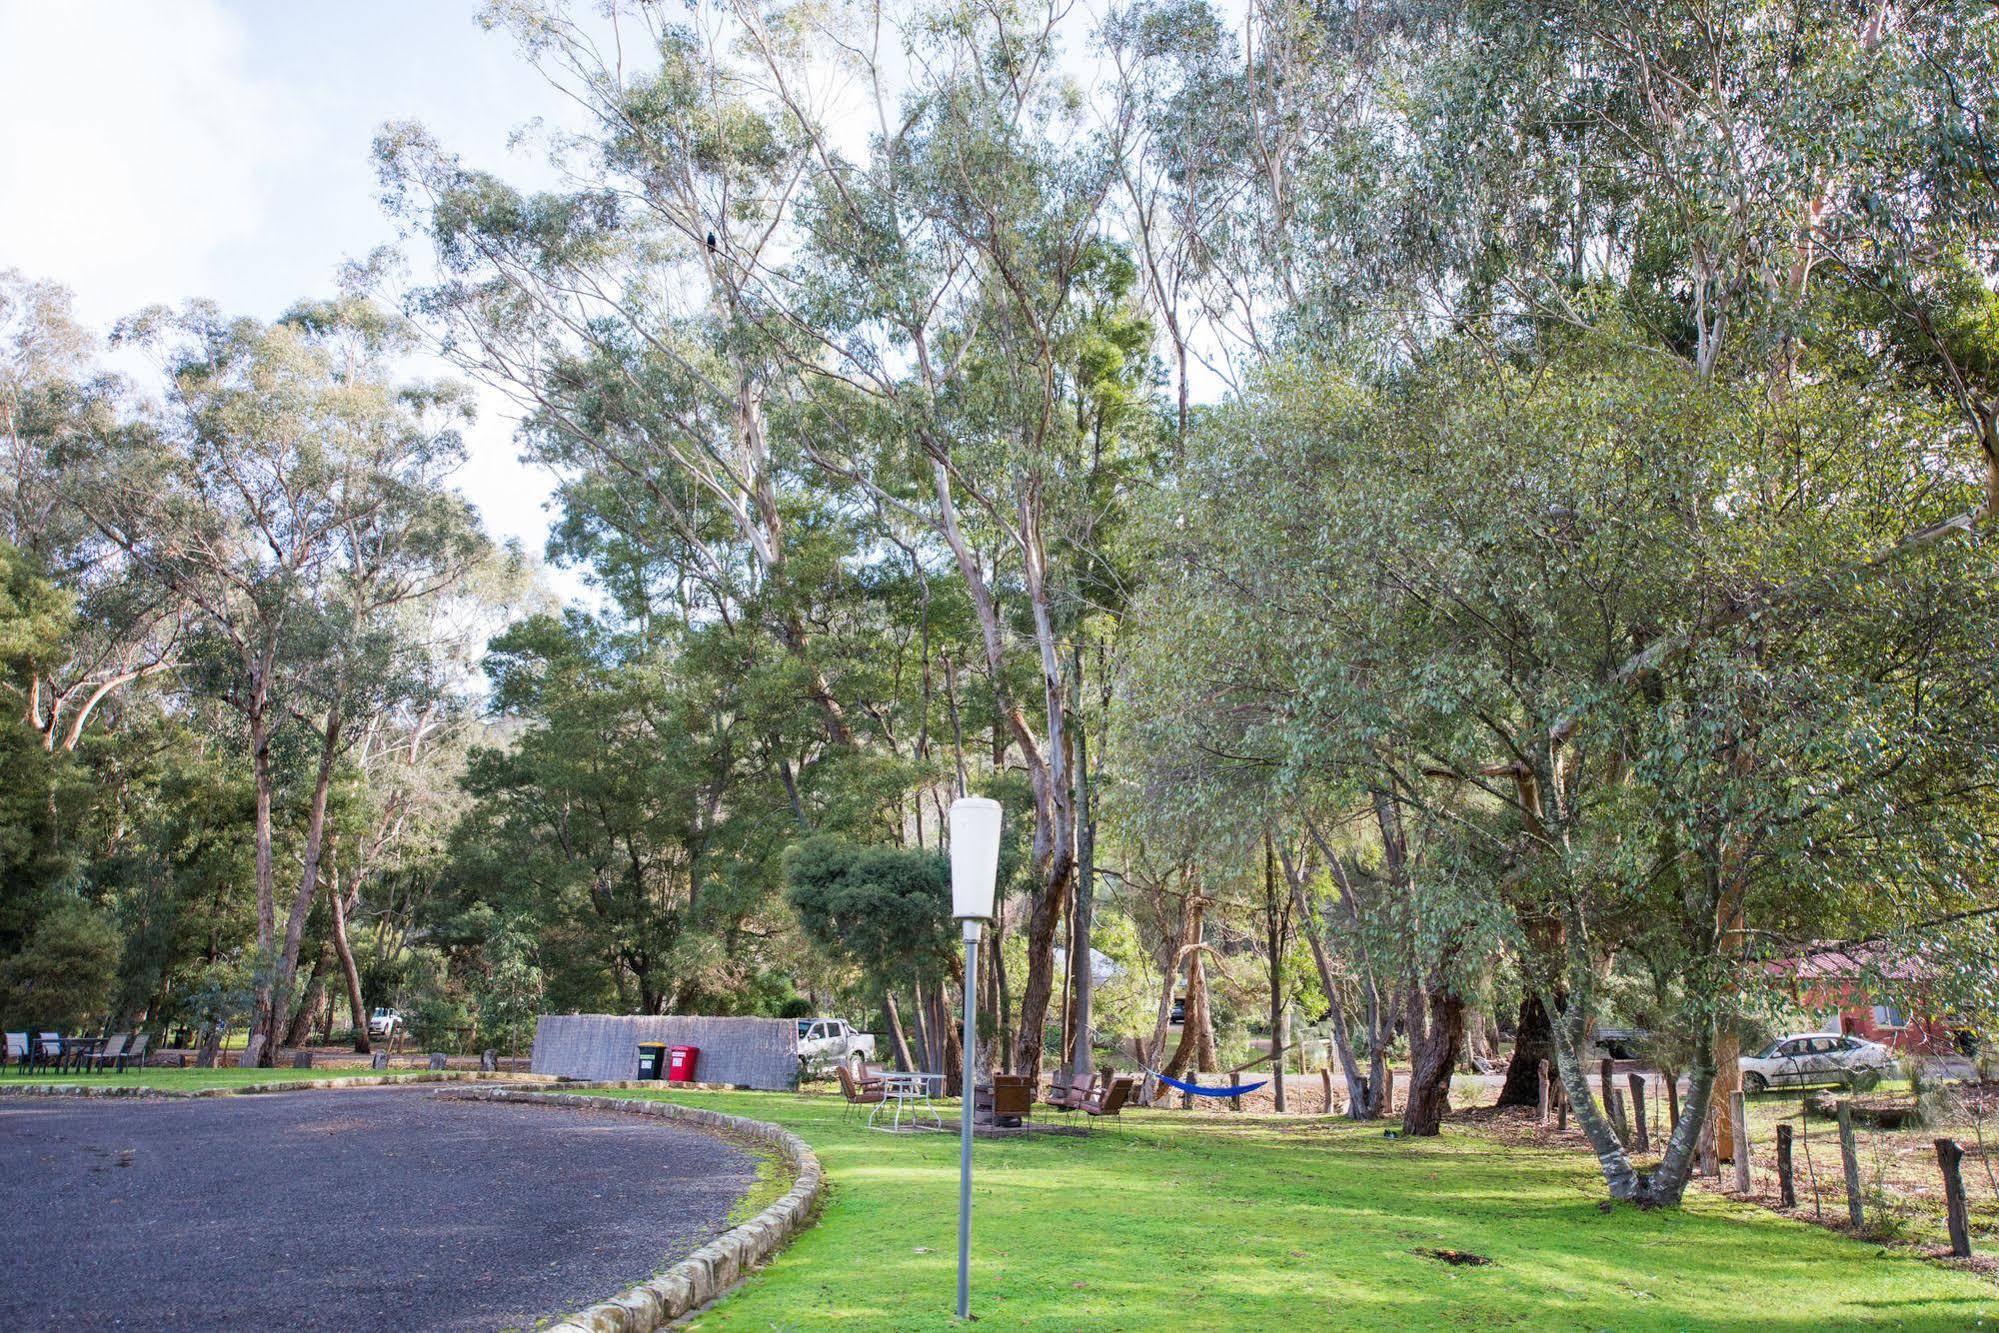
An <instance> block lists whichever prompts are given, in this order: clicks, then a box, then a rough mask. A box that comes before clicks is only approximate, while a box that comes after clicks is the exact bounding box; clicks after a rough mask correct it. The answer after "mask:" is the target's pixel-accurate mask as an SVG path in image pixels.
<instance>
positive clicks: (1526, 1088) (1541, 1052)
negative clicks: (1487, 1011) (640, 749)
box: [1493, 987, 1560, 1106]
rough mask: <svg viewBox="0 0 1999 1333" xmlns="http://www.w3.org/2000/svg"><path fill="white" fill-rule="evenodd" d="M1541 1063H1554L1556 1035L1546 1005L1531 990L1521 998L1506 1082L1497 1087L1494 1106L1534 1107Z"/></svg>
mask: <svg viewBox="0 0 1999 1333" xmlns="http://www.w3.org/2000/svg"><path fill="white" fill-rule="evenodd" d="M1559 1002H1560V997H1559V996H1557V1003H1559ZM1543 1060H1546V1061H1547V1062H1548V1063H1549V1064H1550V1065H1552V1064H1553V1063H1554V1062H1555V1034H1554V1031H1553V1029H1552V1028H1551V1027H1550V1026H1549V1023H1548V1010H1547V1006H1545V1005H1543V1004H1542V1003H1541V997H1540V996H1539V995H1536V994H1535V993H1534V991H1533V989H1532V988H1531V987H1530V988H1529V989H1528V990H1527V992H1526V993H1525V994H1523V995H1522V996H1521V997H1520V1019H1519V1024H1518V1026H1517V1027H1515V1029H1514V1032H1513V1058H1512V1060H1510V1061H1508V1062H1507V1066H1506V1082H1505V1083H1503V1084H1502V1085H1501V1086H1500V1089H1499V1100H1498V1101H1497V1102H1494V1103H1493V1105H1495V1106H1534V1105H1537V1104H1538V1103H1539V1101H1540V1086H1539V1078H1538V1073H1537V1071H1538V1070H1539V1069H1540V1065H1541V1062H1542V1061H1543Z"/></svg>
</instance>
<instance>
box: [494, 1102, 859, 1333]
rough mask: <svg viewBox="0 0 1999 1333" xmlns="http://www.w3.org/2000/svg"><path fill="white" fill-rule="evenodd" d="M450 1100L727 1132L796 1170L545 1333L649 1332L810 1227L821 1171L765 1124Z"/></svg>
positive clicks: (674, 1109) (693, 1110) (601, 1105)
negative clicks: (696, 1243)
mask: <svg viewBox="0 0 1999 1333" xmlns="http://www.w3.org/2000/svg"><path fill="white" fill-rule="evenodd" d="M455 1095H456V1096H457V1097H459V1098H461V1099H463V1100H465V1101H480V1102H512V1103H516V1104H518V1103H528V1104H530V1105H536V1106H569V1107H577V1108H584V1107H587V1108H589V1109H590V1110H593V1111H618V1112H622V1113H624V1114H626V1115H649V1116H655V1117H658V1118H660V1119H662V1120H677V1121H681V1122H683V1123H685V1124H690V1125H697V1126H700V1127H702V1128H705V1129H720V1130H727V1131H729V1132H730V1133H734V1134H740V1135H742V1136H743V1137H745V1138H750V1139H756V1140H757V1141H759V1142H762V1143H768V1144H770V1145H771V1146H772V1147H774V1148H776V1149H777V1150H778V1152H779V1154H780V1155H782V1156H783V1157H784V1158H785V1160H786V1161H788V1162H789V1163H790V1164H791V1167H792V1169H793V1170H794V1171H796V1172H797V1173H798V1178H797V1179H796V1180H795V1181H793V1182H792V1185H791V1188H790V1189H789V1190H788V1191H786V1192H785V1194H784V1195H783V1196H782V1197H781V1198H779V1199H778V1200H777V1202H775V1203H773V1204H771V1205H770V1206H769V1207H768V1208H765V1209H764V1210H763V1211H762V1212H760V1213H758V1214H757V1215H756V1216H755V1217H753V1218H751V1219H750V1220H749V1221H747V1222H745V1223H743V1224H742V1225H741V1226H737V1227H732V1228H730V1229H729V1230H727V1231H725V1232H723V1233H722V1234H721V1235H719V1236H717V1237H716V1238H715V1239H713V1240H711V1241H709V1242H708V1243H707V1244H706V1245H703V1246H702V1247H701V1248H700V1249H698V1250H696V1251H694V1253H692V1254H690V1255H688V1256H687V1257H686V1258H685V1259H682V1260H681V1261H680V1262H679V1263H677V1264H675V1265H673V1267H671V1268H669V1269H667V1270H666V1271H665V1272H663V1273H660V1274H659V1275H657V1276H656V1277H653V1278H651V1279H649V1280H648V1281H645V1282H641V1283H639V1284H638V1285H637V1286H635V1287H631V1288H629V1289H627V1290H625V1291H623V1292H620V1293H619V1294H618V1295H616V1296H613V1297H612V1298H611V1299H609V1300H605V1301H599V1302H598V1303H597V1304H595V1305H592V1306H590V1307H589V1308H587V1309H584V1310H579V1311H577V1312H576V1313H575V1314H572V1315H569V1316H567V1317H566V1318H564V1319H561V1320H558V1321H557V1322H556V1323H554V1324H551V1325H549V1326H548V1328H547V1330H546V1333H652V1330H653V1329H656V1328H660V1327H663V1326H664V1325H666V1324H669V1323H671V1322H673V1321H674V1320H676V1319H678V1318H680V1317H681V1316H682V1315H684V1314H687V1313H689V1312H690V1311H693V1310H698V1309H700V1308H701V1307H702V1306H704V1305H706V1304H708V1303H709V1302H710V1301H712V1300H714V1299H715V1298H716V1297H718V1296H722V1295H725V1294H727V1293H728V1291H729V1290H730V1289H731V1288H733V1287H734V1286H735V1285H736V1284H737V1283H738V1282H740V1281H742V1279H743V1278H745V1277H747V1276H749V1274H750V1271H751V1270H752V1269H754V1268H756V1267H758V1266H759V1265H761V1264H763V1263H765V1262H767V1261H768V1260H769V1259H770V1258H771V1257H772V1256H774V1255H775V1254H776V1253H777V1252H778V1251H779V1250H781V1249H783V1248H784V1247H785V1246H786V1245H788V1244H789V1243H790V1242H791V1239H792V1237H793V1236H795V1235H797V1234H798V1233H799V1232H800V1231H802V1230H804V1229H805V1227H807V1226H808V1225H810V1224H811V1222H812V1218H813V1213H814V1211H815V1210H816V1209H817V1207H818V1204H819V1197H820V1195H821V1194H822V1193H823V1192H824V1191H825V1188H826V1173H825V1171H824V1170H823V1169H821V1167H820V1165H819V1158H818V1155H817V1154H815V1153H814V1152H813V1151H812V1149H811V1148H810V1147H809V1146H807V1144H806V1142H805V1140H804V1139H801V1138H799V1137H798V1136H797V1135H796V1134H794V1133H792V1132H791V1131H790V1130H788V1129H785V1128H783V1127H781V1126H779V1125H773V1124H770V1123H768V1122H766V1121H762V1120H751V1119H748V1118H746V1117H744V1116H738V1115H725V1114H723V1113H722V1112H720V1111H704V1110H702V1109H700V1108H699V1107H693V1106H680V1105H677V1104H675V1103H673V1102H657V1101H635V1100H632V1099H630V1098H625V1097H585V1096H580V1095H578V1094H576V1093H569V1092H516V1091H512V1090H510V1089H507V1088H477V1089H471V1090H468V1091H465V1092H460V1093H457V1094H455Z"/></svg>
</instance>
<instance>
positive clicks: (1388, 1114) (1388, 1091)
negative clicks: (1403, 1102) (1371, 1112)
mask: <svg viewBox="0 0 1999 1333" xmlns="http://www.w3.org/2000/svg"><path fill="white" fill-rule="evenodd" d="M1381 1114H1382V1117H1383V1118H1384V1119H1387V1118H1392V1117H1393V1116H1394V1115H1395V1066H1393V1065H1383V1066H1382V1067H1381Z"/></svg>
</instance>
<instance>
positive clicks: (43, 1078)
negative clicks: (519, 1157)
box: [0, 1066, 422, 1092]
mask: <svg viewBox="0 0 1999 1333" xmlns="http://www.w3.org/2000/svg"><path fill="white" fill-rule="evenodd" d="M387 1072H388V1074H389V1076H390V1077H393V1078H405V1077H410V1076H413V1075H415V1074H418V1073H420V1072H422V1071H419V1070H409V1069H399V1070H391V1071H387ZM366 1077H373V1078H380V1077H382V1075H381V1074H376V1073H374V1072H373V1071H371V1070H369V1069H367V1068H366V1067H365V1066H364V1067H362V1068H359V1069H341V1068H338V1067H334V1068H329V1069H236V1068H233V1067H232V1068H227V1069H127V1070H126V1071H125V1072H124V1073H122V1074H117V1073H109V1072H106V1073H102V1074H43V1073H33V1074H29V1075H27V1076H26V1077H23V1076H22V1075H20V1074H19V1073H17V1072H15V1071H13V1070H11V1069H10V1070H8V1071H7V1072H6V1073H5V1074H0V1090H4V1089H6V1088H9V1087H15V1086H19V1085H22V1084H26V1085H28V1086H29V1087H41V1086H47V1085H74V1086H80V1087H93V1088H97V1087H119V1086H126V1087H131V1086H139V1087H147V1088H158V1089H160V1090H162V1091H166V1092H200V1091H203V1090H205V1089H208V1088H236V1087H242V1086H243V1085H245V1084H249V1083H294V1082H303V1081H306V1080H310V1079H327V1078H366Z"/></svg>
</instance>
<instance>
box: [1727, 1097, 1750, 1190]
mask: <svg viewBox="0 0 1999 1333" xmlns="http://www.w3.org/2000/svg"><path fill="white" fill-rule="evenodd" d="M1729 1101H1730V1102H1731V1103H1732V1104H1733V1109H1734V1112H1735V1119H1734V1123H1733V1126H1732V1128H1733V1130H1734V1132H1733V1133H1732V1134H1731V1135H1730V1136H1729V1137H1730V1139H1731V1140H1732V1141H1733V1142H1734V1145H1735V1192H1736V1193H1738V1194H1747V1193H1749V1188H1750V1182H1749V1104H1748V1102H1747V1101H1745V1100H1744V1099H1743V1096H1742V1094H1741V1093H1740V1092H1738V1093H1736V1094H1735V1095H1734V1096H1733V1097H1731V1098H1729Z"/></svg>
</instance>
